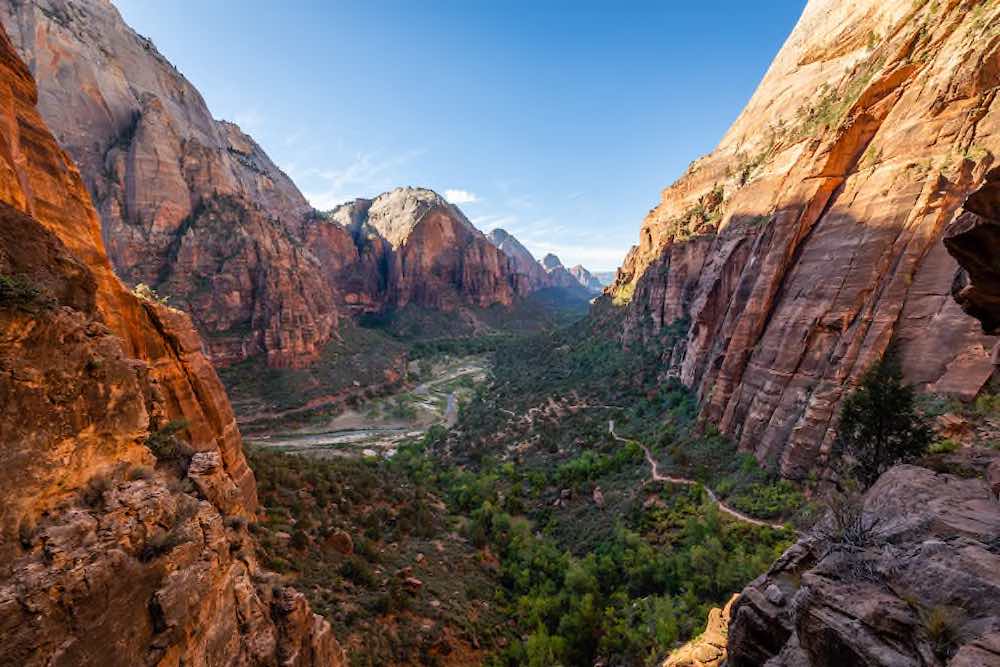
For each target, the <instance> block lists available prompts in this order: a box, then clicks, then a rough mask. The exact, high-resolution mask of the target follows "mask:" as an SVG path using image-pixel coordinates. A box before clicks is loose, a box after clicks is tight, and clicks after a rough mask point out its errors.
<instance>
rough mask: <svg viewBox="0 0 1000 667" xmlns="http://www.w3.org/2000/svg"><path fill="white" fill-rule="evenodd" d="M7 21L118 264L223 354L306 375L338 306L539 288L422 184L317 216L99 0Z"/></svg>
mask: <svg viewBox="0 0 1000 667" xmlns="http://www.w3.org/2000/svg"><path fill="white" fill-rule="evenodd" d="M0 22H2V23H3V25H4V26H5V27H6V28H7V30H8V32H9V33H10V34H11V36H12V40H13V42H14V44H15V46H16V47H17V49H18V50H19V52H20V53H21V54H22V56H23V57H24V59H25V60H26V61H27V62H28V64H29V65H30V67H31V69H32V71H33V72H34V74H35V76H36V78H37V80H38V81H39V82H40V86H41V88H40V93H39V107H40V109H41V112H42V115H43V116H44V117H45V119H46V120H47V122H48V124H49V125H50V127H52V128H53V129H54V131H55V134H56V135H57V137H58V138H59V141H60V143H61V144H62V146H63V147H64V148H65V149H66V150H67V151H68V152H69V153H70V155H71V156H72V157H73V159H74V160H75V161H76V162H77V164H78V165H79V167H80V169H81V171H82V173H83V176H84V181H85V183H86V186H87V189H88V190H89V192H90V194H91V195H92V197H93V200H94V202H95V203H96V205H97V208H98V210H99V212H100V215H101V220H102V223H103V234H104V239H105V242H106V244H107V247H108V251H109V254H110V257H111V260H112V263H113V265H114V267H115V270H116V271H117V273H118V274H119V275H120V276H121V277H122V278H123V279H124V280H125V281H126V282H127V283H129V284H132V285H135V284H137V283H145V284H147V285H150V286H152V287H153V288H154V289H155V290H156V291H157V292H158V293H159V294H161V295H164V296H169V298H170V303H171V304H172V305H175V306H177V307H178V308H181V309H183V310H185V311H187V312H189V313H190V314H191V316H192V318H193V319H194V322H195V324H196V326H197V327H198V330H199V331H200V332H201V333H202V335H203V337H204V342H205V344H206V346H207V348H208V350H209V353H210V355H211V357H212V359H213V361H214V362H216V363H217V364H228V363H230V362H233V361H238V360H241V359H244V358H247V357H253V356H257V355H266V358H267V360H268V363H269V365H271V366H275V367H295V368H300V367H304V366H307V365H309V364H310V363H312V362H314V361H316V360H317V359H318V358H319V357H320V356H321V353H322V351H323V348H324V346H325V345H326V344H327V343H328V342H330V341H331V340H332V339H334V338H336V336H337V329H338V324H339V322H340V321H341V319H342V318H343V317H344V316H345V315H353V314H358V313H365V312H375V311H379V310H382V309H385V308H389V307H396V306H400V305H405V304H408V303H415V304H419V305H423V306H428V307H432V308H442V309H445V310H454V309H455V308H458V307H460V306H463V305H468V306H475V307H486V306H492V305H495V304H502V305H510V304H511V303H512V301H513V299H514V298H515V297H516V296H517V295H519V294H526V293H528V292H530V291H532V290H534V289H536V287H535V286H533V285H532V284H530V282H526V281H520V280H519V279H518V278H517V277H516V276H514V275H512V273H511V271H510V267H509V266H508V262H507V260H506V257H505V256H504V255H502V254H501V253H498V252H497V251H496V249H495V248H494V247H493V246H492V245H491V244H490V243H489V242H488V241H487V240H486V239H485V237H483V235H482V234H481V233H480V232H478V231H477V230H476V229H475V228H474V227H472V225H471V224H470V223H469V221H468V220H467V219H466V218H465V216H464V215H463V214H462V213H461V211H459V210H458V209H457V208H455V207H453V206H451V205H450V204H448V203H447V202H445V201H444V200H443V199H442V198H441V197H439V196H438V195H437V194H435V193H432V192H430V191H428V190H421V189H414V188H401V189H399V190H395V191H393V192H391V193H386V194H385V195H382V196H380V197H378V198H376V199H375V200H372V201H368V200H357V201H355V202H351V203H348V204H345V205H344V206H341V207H339V208H338V209H336V210H335V211H333V212H332V213H331V214H329V215H324V214H320V213H318V212H316V211H313V210H312V207H311V206H309V204H308V203H307V202H306V200H305V198H304V197H303V196H302V194H301V193H300V192H299V190H298V189H297V188H296V186H295V184H294V183H293V182H292V181H291V180H290V179H289V178H288V176H287V175H285V174H284V173H283V172H282V171H281V170H280V169H279V168H278V167H277V166H276V165H275V164H274V163H273V162H272V161H271V160H270V159H269V158H268V156H267V154H266V153H264V151H263V150H262V149H261V147H260V146H258V145H257V144H256V143H255V142H254V141H253V139H251V138H250V137H249V136H247V135H246V134H245V133H243V132H242V131H241V130H240V128H239V127H237V126H236V125H234V124H232V123H228V122H225V121H217V120H215V119H213V118H212V116H211V114H210V113H209V110H208V108H207V107H206V105H205V102H204V100H202V98H201V96H200V95H199V93H198V91H197V90H196V89H195V88H194V87H193V86H192V85H191V84H190V82H188V81H187V79H185V78H184V77H183V76H182V75H181V74H180V72H178V71H177V69H176V68H174V67H173V66H172V65H171V64H170V63H169V62H168V61H167V60H166V59H165V58H164V57H163V56H162V55H160V54H159V53H158V52H157V50H156V48H155V46H154V45H153V44H152V42H151V41H150V40H148V39H146V38H144V37H142V36H140V35H138V34H136V33H135V32H134V31H132V30H131V29H130V28H129V27H128V26H127V25H125V23H124V21H123V20H122V18H121V16H120V15H119V14H118V12H117V10H115V8H114V7H113V6H112V4H111V3H110V2H108V1H107V0H37V1H32V2H11V3H6V4H5V5H4V6H3V7H0Z"/></svg>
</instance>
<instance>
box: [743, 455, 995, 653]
mask: <svg viewBox="0 0 1000 667" xmlns="http://www.w3.org/2000/svg"><path fill="white" fill-rule="evenodd" d="M863 517H864V518H863V525H865V526H866V527H868V528H869V530H868V531H867V532H868V534H867V537H866V538H865V539H864V540H861V542H863V544H859V543H851V544H847V543H842V542H838V541H837V540H830V539H828V538H820V537H816V536H810V537H806V538H803V539H802V540H800V541H799V542H798V543H797V544H795V545H794V546H792V547H791V548H790V549H789V550H788V551H786V552H785V554H784V555H782V557H781V558H780V559H778V561H777V562H776V563H775V564H774V565H773V566H772V568H771V569H770V570H769V571H768V572H767V573H766V574H764V575H762V576H761V577H759V578H757V579H756V580H755V581H754V582H753V583H751V584H750V585H749V586H747V587H746V588H745V589H744V590H743V592H742V593H741V594H740V597H739V600H738V601H737V602H736V603H735V605H734V606H733V608H732V621H731V623H730V625H729V638H728V654H729V658H728V662H727V663H726V664H728V665H733V666H734V667H744V666H746V667H749V666H751V665H753V666H757V665H763V664H765V663H767V665H769V666H771V667H782V666H786V665H787V666H788V667H792V666H793V665H794V666H796V667H798V666H799V665H812V666H814V667H827V666H829V667H834V666H839V665H943V664H948V665H949V666H951V667H966V666H968V667H971V666H972V665H995V664H1000V554H998V553H997V549H996V540H997V535H998V534H1000V505H998V504H997V501H996V498H995V496H994V495H993V494H992V492H991V491H990V488H989V486H988V485H987V483H986V482H985V481H984V480H982V479H979V478H974V479H962V478H959V477H954V476H951V475H942V474H937V473H934V472H932V471H930V470H927V469H925V468H918V467H915V466H897V467H895V468H892V469H891V470H889V472H887V473H886V474H885V475H883V476H882V477H881V479H879V481H878V482H877V483H876V484H875V486H873V487H872V488H871V489H870V490H869V491H868V493H867V494H866V496H865V499H864V514H863ZM852 542H858V540H852Z"/></svg>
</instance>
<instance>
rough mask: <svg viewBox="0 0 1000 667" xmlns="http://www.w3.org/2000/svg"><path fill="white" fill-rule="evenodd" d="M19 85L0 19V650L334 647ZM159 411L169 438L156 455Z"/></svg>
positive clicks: (121, 655) (274, 656) (154, 316)
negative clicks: (263, 540) (287, 578)
mask: <svg viewBox="0 0 1000 667" xmlns="http://www.w3.org/2000/svg"><path fill="white" fill-rule="evenodd" d="M36 102H37V90H36V87H35V84H34V81H33V80H32V77H31V74H30V72H29V70H28V68H27V67H26V66H25V65H24V64H23V63H22V62H21V61H20V60H19V58H18V56H17V54H16V53H15V51H14V49H13V47H12V45H11V43H10V42H9V41H8V40H7V38H6V36H5V35H4V34H3V32H2V31H0V218H2V220H0V449H2V459H3V461H4V465H3V468H2V472H0V564H2V565H0V629H2V630H0V634H2V635H3V638H4V641H3V642H2V643H0V664H10V665H14V664H16V665H67V666H69V665H74V666H75V665H123V666H124V665H137V664H150V665H177V664H200V665H207V664H212V665H223V664H226V665H252V664H261V665H275V664H287V665H319V664H322V665H337V664H343V656H342V653H341V651H340V647H339V646H338V644H337V642H336V640H335V639H334V638H333V636H332V634H331V631H330V627H329V625H328V624H327V623H326V622H325V621H323V620H322V619H320V618H319V617H318V616H315V615H314V614H312V613H311V612H310V610H309V608H308V605H307V604H306V602H305V600H304V598H303V597H302V596H301V595H300V594H298V593H296V592H295V591H294V590H292V589H290V588H286V587H283V586H282V585H281V583H280V580H279V579H278V578H277V577H276V575H273V574H271V573H268V572H266V571H264V570H262V569H261V568H260V566H259V565H258V563H257V561H256V557H255V555H254V543H253V540H252V538H251V537H250V535H249V533H248V532H247V529H246V520H247V519H248V518H252V517H253V516H254V514H255V511H256V508H257V497H256V486H255V483H254V478H253V474H252V473H251V471H250V470H249V468H248V467H247V464H246V460H245V459H244V456H243V451H242V447H241V440H240V434H239V431H238V430H237V428H236V424H235V421H234V418H233V413H232V410H231V408H230V406H229V401H228V400H227V398H226V395H225V392H224V391H223V389H222V386H221V385H220V383H219V381H218V378H217V377H216V374H215V371H214V370H213V369H212V367H211V365H210V364H209V362H208V360H207V359H206V358H205V357H204V356H203V354H202V352H201V345H200V342H199V339H198V337H197V335H196V334H195V332H194V330H193V328H192V326H191V322H190V320H189V319H188V318H187V317H186V316H185V315H184V314H183V313H181V312H179V311H176V310H172V309H170V308H166V307H164V306H162V305H160V304H157V303H153V302H149V301H145V300H142V299H140V298H138V297H136V296H134V295H133V294H132V293H131V292H129V291H128V290H127V289H125V287H124V286H123V285H122V283H121V282H120V281H119V280H118V278H116V277H115V275H114V273H113V272H112V269H111V264H110V262H109V261H108V258H107V255H106V254H105V250H104V243H103V241H102V239H101V228H100V221H99V219H98V216H97V212H96V211H95V210H94V208H93V206H92V205H91V203H90V198H89V197H88V194H87V192H86V190H85V188H84V185H83V182H82V180H81V178H80V174H79V172H78V171H77V169H76V168H75V167H74V166H73V165H72V163H71V162H70V161H69V159H68V157H67V156H66V155H65V153H63V151H62V150H61V149H60V148H59V146H58V145H57V144H56V142H55V140H54V138H53V137H52V135H51V134H50V133H49V131H48V129H47V128H46V126H45V124H44V122H43V121H42V119H41V117H40V115H39V114H38V112H37V111H36V108H35V104H36ZM182 420H183V421H182ZM169 424H172V425H173V429H174V430H178V432H177V434H176V437H177V438H178V441H177V444H176V446H177V447H178V448H181V449H183V450H184V453H183V454H182V455H180V456H178V457H176V458H169V459H168V458H166V457H165V456H163V454H162V453H161V460H157V459H156V458H155V457H154V455H153V453H152V450H151V448H150V447H149V446H147V443H150V445H151V446H152V444H151V443H153V442H154V441H155V440H157V438H159V440H160V441H161V442H163V441H165V439H167V438H169V437H170V436H168V435H167V434H166V432H165V431H164V430H163V429H164V427H166V426H167V425H169ZM181 441H183V442H184V443H185V444H183V445H181V444H180V442H181ZM171 442H173V440H171Z"/></svg>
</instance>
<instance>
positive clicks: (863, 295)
mask: <svg viewBox="0 0 1000 667" xmlns="http://www.w3.org/2000/svg"><path fill="white" fill-rule="evenodd" d="M998 26H1000V5H997V3H994V2H989V3H984V2H977V1H975V0H946V1H944V2H916V3H915V2H911V1H910V0H891V1H889V2H882V1H879V2H876V1H875V0H857V1H852V2H834V1H833V0H811V1H810V2H809V4H808V5H807V7H806V9H805V12H804V13H803V15H802V18H801V19H800V21H799V23H798V25H797V26H796V28H795V30H794V32H793V33H792V35H791V36H790V37H789V39H788V41H787V42H786V44H785V46H784V47H783V48H782V50H781V52H780V53H779V54H778V56H777V58H776V59H775V61H774V63H773V64H772V66H771V68H770V70H769V71H768V73H767V75H766V76H765V78H764V80H763V82H762V83H761V85H760V87H759V88H758V90H757V91H756V93H755V94H754V96H753V98H752V99H751V100H750V102H749V104H748V105H747V107H746V109H745V110H744V111H743V113H742V114H741V115H740V117H739V118H738V119H737V121H736V122H735V123H734V124H733V126H732V128H731V129H730V130H729V132H728V133H727V134H726V136H725V137H724V138H723V140H722V142H721V143H720V145H719V146H718V148H716V150H715V151H714V152H713V153H711V154H710V155H708V156H706V157H704V158H701V159H699V160H697V161H695V162H694V163H692V165H691V166H690V167H689V169H688V170H687V172H686V173H685V174H684V175H683V176H682V177H681V178H680V179H679V180H678V181H677V182H676V183H675V184H674V185H672V186H671V187H669V188H667V189H666V190H664V192H663V196H662V200H661V202H660V204H659V205H658V206H657V207H656V208H655V209H654V210H653V211H651V212H650V214H649V215H648V216H647V218H646V220H645V221H644V223H643V226H642V231H641V236H640V242H639V244H638V245H637V246H635V247H634V248H633V249H632V250H631V251H630V253H629V255H628V257H627V258H626V261H625V263H624V265H623V266H622V268H621V270H620V271H619V273H618V276H617V279H616V283H615V285H614V286H613V287H612V288H611V290H610V292H611V298H613V299H614V300H615V301H616V302H619V303H622V302H627V303H628V306H627V308H628V310H627V317H626V326H625V332H624V339H625V341H626V342H631V341H635V340H639V339H643V338H647V337H651V336H653V335H655V334H656V333H657V332H658V331H659V330H660V329H662V328H663V327H666V326H671V325H675V326H676V325H678V324H679V325H683V326H685V327H687V330H688V335H687V341H686V344H685V345H683V346H679V348H678V349H675V350H669V351H667V352H666V354H665V360H666V361H667V363H668V365H669V367H670V372H671V373H672V374H673V375H676V376H678V377H679V378H680V379H681V380H682V381H683V382H684V383H685V384H687V385H689V386H691V387H693V388H695V389H696V391H697V393H698V395H699V397H700V398H701V404H702V418H703V419H704V420H706V421H708V422H711V423H714V424H717V425H718V426H719V428H720V429H721V430H723V431H724V432H726V433H728V434H730V435H731V436H732V437H734V438H735V439H736V440H737V441H738V442H739V443H740V446H741V447H742V448H743V449H744V450H750V451H753V452H754V453H755V454H756V455H757V457H758V458H759V459H761V460H764V461H769V462H772V463H774V464H775V465H777V466H778V467H779V469H780V470H781V472H782V473H783V474H785V475H787V476H790V477H804V476H805V475H807V474H808V472H809V471H810V470H811V469H812V468H814V467H816V466H817V465H822V464H823V462H824V461H825V457H826V455H827V453H828V451H829V447H830V443H831V441H832V436H833V430H832V426H833V421H834V419H835V415H836V414H837V409H838V405H839V402H840V399H841V397H842V396H843V395H844V393H845V391H849V389H850V387H851V385H852V384H853V383H854V382H855V381H856V379H857V378H858V377H859V376H860V374H861V373H862V372H863V371H864V370H865V368H866V367H868V366H869V365H870V363H871V362H872V361H873V360H874V359H876V358H878V357H879V356H880V355H881V354H882V353H883V352H884V350H885V349H886V347H887V346H888V345H889V343H890V342H891V341H895V342H896V343H897V344H898V346H899V350H900V352H901V356H902V361H903V366H904V373H905V375H906V378H907V380H908V381H910V382H913V383H916V384H918V385H919V386H920V387H921V388H923V389H925V390H927V391H931V392H938V393H945V394H951V395H957V396H959V397H963V398H970V397H972V396H974V395H975V394H976V393H977V392H978V391H979V389H980V388H981V387H982V386H983V385H984V383H985V382H986V381H987V380H988V378H989V377H990V375H991V374H992V372H993V366H992V364H991V363H990V350H991V348H992V347H993V344H994V342H993V341H992V340H991V339H989V338H987V337H985V336H984V335H983V334H982V332H981V331H980V330H979V326H978V324H977V323H976V322H975V320H973V319H972V318H970V317H968V316H966V315H965V314H963V313H962V312H961V309H960V308H959V307H958V305H957V304H955V303H954V301H953V300H952V299H951V298H950V291H951V288H952V284H953V282H954V280H955V278H956V274H957V271H958V267H957V266H956V264H955V262H954V261H953V260H952V259H951V258H950V257H949V256H948V254H947V252H946V251H945V248H944V246H943V244H942V243H941V237H942V234H943V230H944V227H945V225H946V224H947V223H948V222H949V221H950V220H951V219H952V218H953V217H954V215H955V213H956V211H957V209H958V208H959V207H960V206H961V204H962V201H963V199H964V197H965V195H966V194H968V193H969V192H971V191H972V190H974V189H975V188H977V187H978V186H979V185H980V184H981V183H982V182H983V179H984V176H985V174H986V173H987V171H988V170H989V168H990V166H991V165H992V164H993V163H994V162H995V156H996V155H998V154H1000V112H998V108H997V105H998V104H1000V102H998V100H997V90H998V85H1000V34H998Z"/></svg>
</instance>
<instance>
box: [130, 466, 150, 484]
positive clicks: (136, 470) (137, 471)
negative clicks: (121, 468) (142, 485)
mask: <svg viewBox="0 0 1000 667" xmlns="http://www.w3.org/2000/svg"><path fill="white" fill-rule="evenodd" d="M152 477H153V469H152V468H150V467H149V466H144V465H134V466H132V467H130V468H129V469H128V472H127V473H125V478H126V479H128V480H129V481H130V482H135V481H137V480H140V479H151V478H152Z"/></svg>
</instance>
